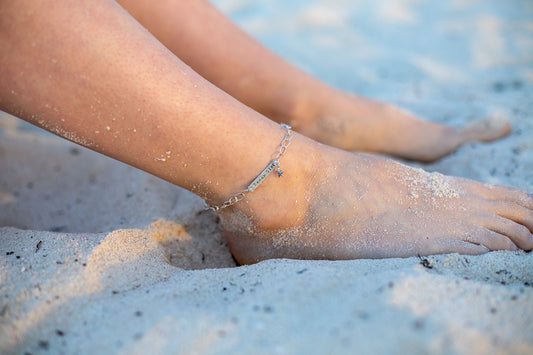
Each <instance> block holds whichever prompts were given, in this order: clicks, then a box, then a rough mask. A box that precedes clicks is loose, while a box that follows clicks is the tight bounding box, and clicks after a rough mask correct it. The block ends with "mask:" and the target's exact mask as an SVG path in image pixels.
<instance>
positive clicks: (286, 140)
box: [206, 123, 294, 212]
mask: <svg viewBox="0 0 533 355" xmlns="http://www.w3.org/2000/svg"><path fill="white" fill-rule="evenodd" d="M281 127H283V128H285V129H286V130H287V133H285V136H284V137H283V139H282V140H281V144H280V147H279V151H278V154H277V155H276V157H275V158H274V160H272V161H271V162H270V163H269V164H268V165H267V167H266V168H265V169H264V170H263V171H262V172H261V173H260V174H259V175H257V177H256V178H255V179H254V180H253V181H252V182H251V183H250V185H248V187H247V188H246V190H243V191H241V192H239V193H236V194H235V195H233V196H231V197H230V198H229V199H228V200H227V201H225V202H223V203H222V204H221V205H218V206H207V207H206V210H212V211H215V212H217V211H220V210H221V209H223V208H226V207H229V206H233V205H234V204H236V203H237V202H239V201H242V200H244V198H245V197H246V195H247V194H248V193H250V192H252V191H254V190H255V189H257V187H258V186H259V185H261V183H262V182H263V181H264V180H265V179H266V178H267V176H268V175H270V173H272V172H273V171H276V173H277V174H278V176H279V177H282V176H283V173H284V171H283V170H281V169H280V166H279V160H280V159H281V157H282V156H283V154H285V152H287V148H289V145H291V141H292V137H293V135H294V134H293V132H292V129H291V126H289V125H288V124H285V123H282V124H281Z"/></svg>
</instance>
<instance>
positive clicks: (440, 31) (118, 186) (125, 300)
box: [0, 0, 533, 354]
mask: <svg viewBox="0 0 533 355" xmlns="http://www.w3.org/2000/svg"><path fill="white" fill-rule="evenodd" d="M216 3H217V4H219V5H221V7H222V8H223V9H225V10H227V11H229V12H230V14H232V15H233V16H234V18H236V19H237V20H238V21H239V22H240V23H241V24H242V25H243V26H245V27H246V28H247V29H248V30H249V31H250V32H252V33H253V34H254V35H255V36H257V37H259V38H260V39H261V40H263V41H265V42H266V43H267V44H268V45H270V46H271V47H272V48H274V49H275V50H276V51H278V52H279V53H281V54H282V55H284V56H285V57H287V58H289V59H290V60H292V61H294V62H296V63H298V64H299V65H302V66H304V67H305V68H307V69H308V70H310V71H313V72H314V73H315V74H317V75H319V76H321V77H322V78H324V79H325V80H327V81H329V82H331V83H333V84H334V85H336V86H338V87H342V88H345V89H348V90H351V91H355V92H359V93H362V94H366V95H369V96H374V97H376V98H380V99H384V100H388V101H391V102H394V103H398V104H401V105H403V106H404V107H406V108H409V109H411V110H414V111H415V112H417V113H419V114H421V115H425V116H427V117H429V118H430V119H432V120H435V121H440V122H446V123H450V124H468V123H470V122H472V121H473V120H474V119H475V118H478V117H480V116H483V115H485V114H489V113H494V112H495V111H501V112H502V113H503V114H505V115H506V116H507V117H508V118H509V119H510V120H511V122H512V124H513V125H514V127H515V130H514V132H513V134H512V135H511V136H510V137H508V138H506V139H504V140H502V141H500V142H497V143H494V144H490V145H487V144H479V143H476V144H471V145H468V146H466V147H463V148H462V149H460V150H459V151H458V152H456V153H455V154H453V155H452V156H450V157H448V158H446V159H443V160H442V161H440V162H438V163H435V164H432V165H426V166H423V167H424V168H425V169H429V170H432V171H438V172H440V173H443V174H454V175H460V176H464V177H469V178H474V179H476V180H480V181H483V182H486V183H490V184H495V183H498V184H507V185H511V186H515V187H518V188H521V189H524V190H526V191H530V192H531V191H533V119H531V118H532V116H533V101H532V100H531V97H533V69H532V66H531V64H532V62H531V55H530V53H533V42H532V41H531V38H533V27H532V26H531V18H533V17H532V16H533V9H532V8H531V6H530V5H528V2H527V1H518V0H517V1H513V2H506V3H502V2H498V1H496V0H494V1H486V2H471V1H459V0H458V1H452V2H443V3H442V4H441V3H440V2H431V4H430V3H427V2H426V3H423V2H411V1H401V0H394V1H389V2H387V3H390V7H387V6H385V5H383V4H382V3H381V2H377V3H378V4H379V5H375V4H374V2H372V1H370V0H368V1H362V0H359V1H350V2H348V1H319V2H317V3H312V4H306V3H305V2H303V3H301V4H300V5H296V4H294V5H292V4H291V5H288V3H287V2H284V1H281V0H276V1H271V2H265V4H263V2H260V1H255V2H254V1H239V0H218V1H216ZM320 9H328V10H327V11H325V12H324V11H321V10H320ZM258 14H260V15H258ZM370 18H373V19H372V20H370ZM381 26H383V28H382V27H381ZM283 34H285V35H283ZM528 38H529V39H528ZM493 39H497V41H493ZM346 49H348V50H346ZM447 73H448V74H449V75H447ZM419 166H421V165H419ZM435 176H438V175H435ZM201 206H202V203H201V201H200V200H199V199H198V198H196V197H195V196H194V195H192V194H190V193H188V192H186V191H184V190H182V189H180V188H177V187H175V186H173V185H170V184H168V183H166V182H164V181H161V180H160V179H157V178H155V177H152V176H150V175H148V174H145V173H143V172H140V171H137V170H135V169H133V168H130V167H127V166H125V165H123V164H121V163H117V162H116V161H113V160H111V159H108V158H106V157H103V156H101V155H98V154H96V153H93V152H91V151H88V150H86V149H84V148H80V147H78V146H76V145H74V144H72V143H69V142H66V141H64V140H61V139H59V138H55V137H52V136H50V135H45V134H43V133H41V132H40V131H38V130H36V129H33V128H31V127H29V126H28V125H26V124H22V123H21V122H20V121H18V120H17V119H14V118H12V117H9V116H7V115H0V353H6V354H23V353H25V352H27V353H31V354H37V353H60V354H61V353H64V354H73V353H80V354H94V353H128V354H129V353H139V354H140V353H143V354H145V353H154V354H157V353H180V354H218V353H227V354H234V353H242V354H252V353H253V354H277V353H279V354H294V353H299V354H324V353H340V354H345V353H360V354H392V353H395V354H406V353H407V354H427V353H435V354H456V353H471V354H509V353H511V354H532V353H533V254H532V253H528V254H526V253H524V252H516V253H513V252H495V253H489V254H486V255H483V256H477V257H472V256H460V255H457V254H451V255H441V256H432V257H428V258H427V259H425V260H424V262H423V263H422V260H420V259H418V258H408V259H386V260H354V261H339V262H331V261H294V260H271V261H267V262H262V263H260V264H257V265H253V266H245V267H236V265H235V263H234V261H233V259H232V257H231V255H230V253H229V251H228V249H227V246H226V244H225V242H224V239H223V236H222V233H221V227H220V224H219V221H218V218H217V217H216V216H215V215H214V214H212V213H205V212H203V213H202V212H200V210H201V208H202V207H201ZM422 264H425V265H426V267H425V266H424V265H422Z"/></svg>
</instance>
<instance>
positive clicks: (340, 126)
mask: <svg viewBox="0 0 533 355" xmlns="http://www.w3.org/2000/svg"><path fill="white" fill-rule="evenodd" d="M324 103H325V104H324ZM304 106H306V105H304ZM307 106H313V108H312V109H310V110H300V112H298V113H297V114H296V115H295V118H294V119H293V120H292V121H291V123H292V125H293V127H294V128H295V129H296V130H298V131H299V132H300V133H303V134H304V135H306V136H308V137H310V138H313V139H314V140H317V141H319V142H322V143H325V144H327V145H330V146H333V147H336V148H340V149H344V150H348V151H367V152H376V153H385V154H389V155H393V156H397V157H401V158H406V159H411V160H418V161H426V162H428V161H433V160H437V159H439V158H442V157H443V156H445V155H448V154H450V153H451V152H453V151H454V150H456V149H457V148H458V147H460V146H461V145H463V144H464V143H467V142H471V141H484V142H488V141H493V140H496V139H499V138H502V137H504V136H506V135H508V134H509V133H510V131H511V125H510V124H509V122H508V121H507V120H506V119H504V118H502V117H489V118H486V119H482V120H479V121H477V122H475V123H473V124H471V125H469V126H468V127H466V128H464V129H455V128H452V127H448V126H444V125H441V124H437V123H432V122H428V121H424V120H421V119H419V118H418V117H416V116H415V115H413V114H411V113H409V112H407V111H404V110H401V109H399V108H397V107H395V106H392V105H388V104H384V103H380V102H377V101H373V100H370V99H365V98H362V97H359V96H356V95H352V94H347V93H344V92H341V91H338V90H335V89H327V90H324V93H322V94H321V95H317V97H316V103H310V104H308V105H307ZM307 106H306V107H307Z"/></svg>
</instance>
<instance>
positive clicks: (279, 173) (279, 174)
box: [276, 168, 284, 177]
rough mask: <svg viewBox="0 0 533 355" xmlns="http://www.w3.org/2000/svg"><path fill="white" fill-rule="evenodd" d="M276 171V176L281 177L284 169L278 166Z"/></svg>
mask: <svg viewBox="0 0 533 355" xmlns="http://www.w3.org/2000/svg"><path fill="white" fill-rule="evenodd" d="M276 173H277V174H278V177H282V176H283V173H284V171H283V170H281V169H280V168H278V170H276Z"/></svg>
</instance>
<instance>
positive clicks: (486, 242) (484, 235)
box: [464, 228, 518, 250]
mask: <svg viewBox="0 0 533 355" xmlns="http://www.w3.org/2000/svg"><path fill="white" fill-rule="evenodd" d="M495 229H496V228H495ZM464 241H465V242H469V243H472V244H476V245H481V246H484V247H486V248H487V249H489V250H517V249H518V248H517V246H516V244H515V243H513V241H512V240H511V239H509V237H508V236H507V235H504V234H502V233H500V232H498V231H494V230H490V229H485V228H479V229H478V230H477V231H475V232H474V233H471V234H469V235H468V236H466V237H465V239H464Z"/></svg>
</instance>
